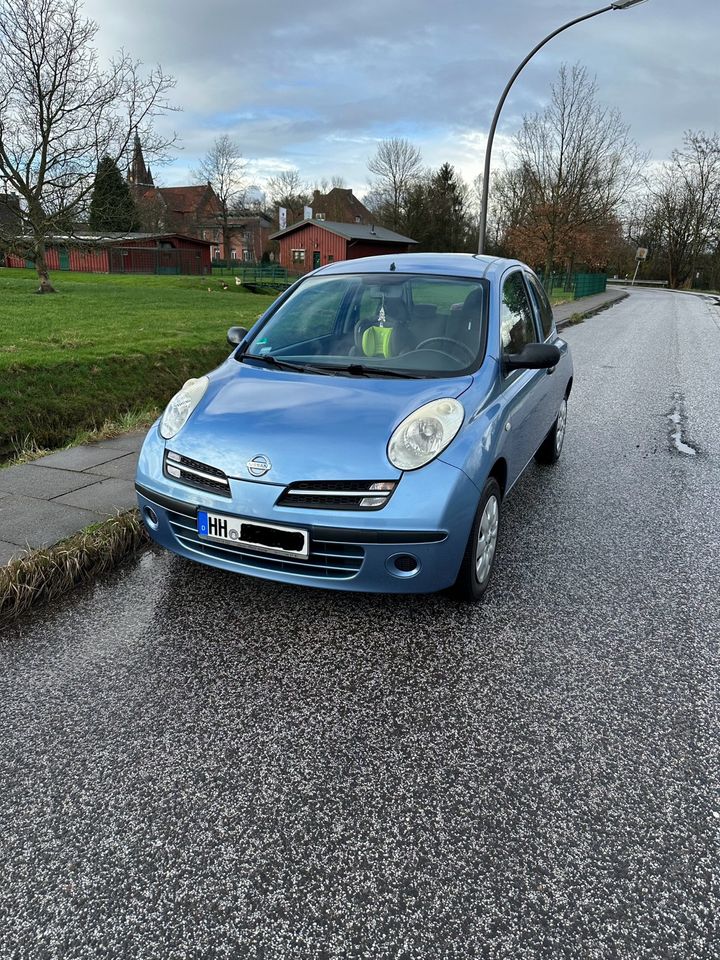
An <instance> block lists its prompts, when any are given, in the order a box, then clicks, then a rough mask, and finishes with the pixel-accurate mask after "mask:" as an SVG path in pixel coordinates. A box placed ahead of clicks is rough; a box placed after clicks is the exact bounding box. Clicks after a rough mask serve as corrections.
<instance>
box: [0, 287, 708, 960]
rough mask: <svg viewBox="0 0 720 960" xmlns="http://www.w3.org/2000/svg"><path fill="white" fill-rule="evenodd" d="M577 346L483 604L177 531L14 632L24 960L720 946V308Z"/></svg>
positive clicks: (10, 736) (5, 815)
mask: <svg viewBox="0 0 720 960" xmlns="http://www.w3.org/2000/svg"><path fill="white" fill-rule="evenodd" d="M567 339H568V340H569V341H570V343H571V345H572V349H573V351H574V356H575V364H576V386H575V390H574V393H573V396H572V398H571V403H570V413H569V425H568V433H567V438H566V446H565V452H564V454H563V458H562V460H561V461H560V463H559V464H558V465H557V466H556V467H554V468H542V469H541V468H539V467H536V466H534V465H533V466H532V467H530V468H529V470H528V472H527V473H526V475H525V477H524V478H523V479H522V480H521V482H520V483H519V484H518V486H517V487H516V489H515V491H513V493H512V494H511V496H510V497H509V499H508V501H507V502H506V505H505V514H504V526H503V528H502V531H501V538H502V539H501V546H500V554H499V557H498V564H497V568H496V572H495V576H494V580H493V583H492V587H491V590H490V592H489V594H488V596H487V598H486V601H485V603H484V604H482V605H480V606H478V607H474V608H473V607H467V606H462V605H459V604H457V603H455V602H454V601H452V600H449V599H448V598H446V597H445V596H442V595H441V596H431V597H411V598H402V597H378V596H374V597H373V596H369V597H368V596H354V595H350V594H340V593H326V592H321V591H309V590H304V589H300V588H288V587H281V586H276V585H273V584H268V583H263V582H261V581H254V580H251V579H245V578H239V577H235V576H232V575H230V574H225V573H221V572H218V571H213V570H210V569H205V568H201V567H199V566H194V565H191V564H189V563H187V562H185V561H182V560H180V559H178V558H174V557H172V556H170V555H168V554H164V553H160V552H154V551H148V552H147V553H145V554H144V555H143V556H142V557H141V558H140V559H139V560H138V561H137V562H135V563H133V564H130V565H128V566H126V567H125V568H124V569H122V570H120V571H118V572H117V573H116V574H114V575H113V576H111V577H109V578H107V579H105V580H103V581H102V582H99V583H98V584H96V585H95V586H93V587H92V588H89V589H87V590H84V591H78V592H77V593H75V594H73V595H71V596H69V597H68V598H67V599H66V600H65V601H64V602H63V603H61V604H59V605H57V606H56V607H55V608H54V609H53V610H48V611H44V612H42V613H35V614H34V615H32V616H31V617H29V618H26V619H25V620H23V621H22V622H20V623H19V624H17V625H16V626H15V627H13V628H12V629H6V630H5V632H4V636H3V638H2V642H1V643H0V664H1V669H0V685H1V689H0V762H1V764H2V776H3V788H2V794H1V795H0V824H1V825H2V842H1V844H0V870H1V876H2V878H3V879H2V884H0V957H3V958H4V957H12V958H33V960H41V958H53V960H54V958H96V957H99V958H126V957H132V958H143V960H144V958H173V960H175V958H201V957H202V958H235V957H237V958H246V957H247V958H267V960H275V958H286V957H287V958H407V960H411V958H412V960H414V958H458V960H460V958H463V960H464V958H468V957H483V958H485V957H487V958H508V960H510V958H512V960H531V958H532V960H535V958H545V957H548V958H583V960H584V958H608V960H609V958H627V960H641V958H642V960H645V958H647V960H651V958H652V960H656V958H673V960H675V958H678V960H680V958H682V960H686V958H703V960H704V958H714V957H718V956H720V946H719V941H718V937H717V933H718V931H717V919H718V915H719V914H718V911H719V907H720V889H719V884H720V881H719V878H718V855H719V853H720V844H719V840H720V805H719V797H720V792H719V790H718V786H719V784H718V771H719V769H720V768H719V765H718V762H719V761H720V756H719V750H718V732H719V730H718V712H717V710H718V636H719V634H720V588H719V587H718V581H719V579H720V578H719V574H720V308H718V306H717V305H715V304H714V303H713V302H712V301H709V300H708V301H704V300H701V299H699V298H694V297H689V296H682V295H679V294H678V295H673V294H668V293H667V292H665V291H657V292H653V291H639V292H637V293H634V294H633V295H632V296H631V297H630V298H629V299H628V300H626V301H624V302H623V303H621V304H620V305H618V306H616V307H614V308H613V309H612V310H610V311H607V312H605V313H603V314H600V315H599V316H597V317H595V318H593V319H591V320H589V321H587V322H586V323H584V324H582V325H580V326H577V327H573V328H570V329H569V330H568V331H567ZM678 438H679V441H680V446H678V443H677V442H676V440H677V439H678ZM683 446H684V447H687V448H688V449H689V450H691V451H695V452H694V453H693V452H687V451H685V452H681V448H682V447H683Z"/></svg>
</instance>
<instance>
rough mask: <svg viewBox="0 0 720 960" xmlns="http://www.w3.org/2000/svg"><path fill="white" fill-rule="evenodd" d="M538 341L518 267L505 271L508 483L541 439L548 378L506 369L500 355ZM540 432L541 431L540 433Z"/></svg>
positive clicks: (502, 307) (502, 295) (502, 300)
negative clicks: (504, 361) (504, 359)
mask: <svg viewBox="0 0 720 960" xmlns="http://www.w3.org/2000/svg"><path fill="white" fill-rule="evenodd" d="M538 342H540V336H539V333H538V327H537V325H536V320H535V312H534V310H533V307H532V304H531V301H530V294H529V292H528V289H527V285H526V282H525V278H524V276H523V271H522V269H520V268H519V267H518V268H515V269H512V270H510V271H509V272H508V273H506V274H505V276H504V277H503V281H502V287H501V290H500V351H501V355H500V368H501V373H500V376H501V378H502V392H503V400H504V421H505V422H504V430H505V431H506V433H508V434H509V436H508V437H507V438H506V444H505V451H506V454H505V457H506V460H507V464H508V486H510V485H512V484H513V483H514V482H515V480H516V479H517V478H518V476H519V475H520V473H522V471H523V469H524V468H525V466H526V464H527V463H528V461H529V460H531V459H532V456H533V454H534V453H535V451H536V450H537V448H538V447H539V446H540V444H541V443H542V441H543V438H544V436H545V434H546V433H547V432H548V429H549V427H548V428H544V423H545V411H544V404H545V403H546V396H547V383H548V381H549V379H550V378H549V377H548V375H547V371H546V370H513V371H511V372H510V373H507V372H506V369H505V366H504V364H503V362H502V361H503V358H504V357H505V356H507V355H508V354H512V353H520V352H521V351H522V349H523V347H525V346H526V345H527V344H528V343H538ZM543 431H544V432H543Z"/></svg>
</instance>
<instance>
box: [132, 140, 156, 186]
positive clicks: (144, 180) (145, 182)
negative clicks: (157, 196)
mask: <svg viewBox="0 0 720 960" xmlns="http://www.w3.org/2000/svg"><path fill="white" fill-rule="evenodd" d="M128 183H131V184H132V185H133V186H134V187H154V186H155V184H154V183H153V178H152V173H151V172H150V167H146V166H145V158H144V157H143V152H142V144H141V143H140V137H139V136H138V134H137V133H136V134H135V142H134V144H133V158H132V163H131V165H130V169H129V171H128Z"/></svg>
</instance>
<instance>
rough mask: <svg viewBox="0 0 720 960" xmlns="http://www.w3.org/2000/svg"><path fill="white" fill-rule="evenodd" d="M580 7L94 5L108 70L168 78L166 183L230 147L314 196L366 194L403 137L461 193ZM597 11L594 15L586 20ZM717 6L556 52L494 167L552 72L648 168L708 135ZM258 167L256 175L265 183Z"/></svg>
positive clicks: (515, 117)
mask: <svg viewBox="0 0 720 960" xmlns="http://www.w3.org/2000/svg"><path fill="white" fill-rule="evenodd" d="M586 9H588V7H587V6H586V4H585V3H580V2H578V0H505V2H504V3H502V4H498V3H489V2H488V0H486V2H485V3H483V4H479V3H478V2H477V0H472V2H471V0H446V2H445V3H443V4H437V3H436V2H432V3H431V2H429V0H393V2H392V3H388V2H387V0H384V2H380V0H365V2H364V3H363V4H361V5H360V4H354V5H351V4H348V5H335V6H334V7H333V8H329V7H328V6H327V5H318V6H315V7H309V8H298V7H297V6H293V5H291V4H289V3H288V2H287V0H266V2H265V3H263V4H253V5H249V4H247V3H245V4H238V3H237V0H233V2H232V3H231V2H229V0H216V2H215V3H213V4H212V5H209V4H198V3H197V2H196V0H192V2H190V0H172V2H171V0H155V3H152V4H149V3H147V0H125V2H124V3H123V4H122V5H108V4H106V3H105V2H103V0H88V2H87V3H86V7H85V10H86V13H87V14H88V15H89V16H91V17H93V18H94V19H95V20H96V21H97V22H98V24H99V27H100V30H99V34H98V44H99V46H100V48H101V51H102V52H103V53H104V54H106V55H107V54H110V53H112V52H113V51H114V50H116V49H118V48H119V47H121V46H122V47H125V48H127V49H128V50H129V51H130V52H131V53H132V54H133V55H135V56H138V57H139V58H140V59H142V60H143V61H145V62H147V63H149V64H153V63H155V62H160V63H161V64H162V65H163V67H164V69H165V70H167V71H168V72H170V73H172V74H174V75H175V76H176V77H177V80H178V85H177V89H176V91H175V94H176V102H177V103H178V104H179V105H180V106H181V107H182V108H183V112H182V113H180V114H174V115H172V116H171V117H169V118H167V119H166V120H165V121H164V123H165V125H166V126H168V127H173V126H174V127H175V128H176V129H177V130H178V133H179V135H180V137H181V141H182V148H183V149H182V152H181V153H180V154H179V157H178V160H177V161H176V163H175V164H173V165H172V166H170V167H167V168H166V169H165V170H164V172H163V176H164V178H165V180H166V181H167V182H180V181H181V180H182V178H183V177H185V176H186V172H187V170H188V169H190V168H192V167H193V166H194V165H195V164H196V162H197V157H198V156H199V155H201V154H202V153H203V152H204V151H205V150H206V149H207V147H208V146H209V144H210V143H211V142H212V140H213V138H214V137H215V136H217V135H218V134H219V133H224V132H228V133H231V134H232V135H233V136H234V137H236V138H237V139H238V140H239V142H240V143H241V144H242V147H243V153H244V155H245V156H246V157H247V158H249V159H252V160H253V164H252V168H253V175H254V176H257V177H258V178H262V177H265V176H268V175H272V173H274V172H277V170H279V169H283V168H284V167H287V166H296V167H298V168H299V169H300V171H301V173H302V175H303V176H304V177H305V178H307V179H308V180H311V181H312V180H318V179H320V178H322V177H329V176H332V175H333V174H339V175H342V176H344V177H345V179H346V180H347V181H348V183H349V184H350V185H351V186H353V187H354V188H356V189H362V188H363V187H364V185H365V184H366V181H367V172H366V161H367V158H368V156H369V155H370V154H371V153H372V152H373V150H374V144H375V143H376V142H377V141H378V140H379V139H382V138H384V137H388V136H406V137H408V139H410V140H412V141H413V142H414V143H416V144H417V145H418V146H419V147H420V148H421V149H422V151H423V156H424V158H425V160H426V162H427V163H429V164H432V165H433V166H437V165H438V164H439V163H441V162H443V161H444V160H448V161H449V162H451V163H453V164H454V165H455V166H456V167H457V168H458V169H460V170H461V171H462V173H463V175H464V176H466V177H467V178H468V179H471V178H472V177H473V176H475V175H476V173H477V172H478V171H479V170H480V168H481V165H482V159H483V150H484V144H485V136H486V131H487V128H488V126H489V122H490V118H491V115H492V112H493V109H494V107H495V104H496V102H497V98H498V97H499V95H500V92H501V90H502V88H503V86H504V84H505V82H506V80H507V78H508V76H509V75H510V73H511V72H512V71H513V69H514V68H515V66H516V65H517V63H518V61H519V60H520V59H521V58H522V57H523V56H524V55H525V53H526V52H527V51H528V50H529V49H530V48H531V47H532V46H533V45H534V44H535V43H536V42H537V41H538V39H539V38H540V37H542V36H543V35H544V34H545V33H547V32H549V31H550V30H551V29H553V28H554V27H556V26H557V25H558V24H560V23H563V22H565V21H566V20H569V19H571V18H573V17H575V16H578V15H579V14H580V13H582V12H584V11H585V10H586ZM590 9H592V6H590ZM719 26H720V13H719V12H718V5H717V2H716V0H696V2H695V3H693V4H692V6H690V5H687V4H686V5H684V6H680V5H678V4H677V3H675V2H671V0H651V2H650V3H648V4H643V5H642V6H639V7H636V8H634V9H632V10H628V11H625V12H610V13H608V14H603V15H602V16H600V17H597V18H596V19H593V20H591V21H589V22H586V23H583V24H580V25H578V26H576V27H573V28H571V29H570V30H568V31H567V32H566V33H563V34H562V35H560V36H558V37H557V38H556V39H554V40H552V41H551V42H550V44H548V46H547V47H545V48H544V50H543V51H542V52H541V53H540V54H539V55H538V56H537V57H536V58H535V59H534V60H533V61H532V62H531V64H529V65H528V67H527V68H526V71H525V72H524V73H523V74H522V75H521V77H520V79H519V80H518V82H517V84H516V86H515V87H514V88H513V91H512V93H511V95H510V98H509V99H508V101H507V103H506V106H505V109H504V111H503V116H502V120H501V125H500V128H499V133H500V139H499V140H498V142H497V144H496V150H497V154H494V156H497V157H498V158H500V157H501V156H502V151H503V149H504V148H508V147H509V140H508V139H507V138H508V137H509V135H510V134H511V133H512V131H513V130H514V129H516V128H517V126H518V124H519V122H520V120H521V118H522V115H523V114H524V113H528V112H533V111H535V110H538V109H541V108H542V106H543V104H544V103H545V102H546V100H547V96H548V92H549V86H550V83H551V82H552V80H553V78H554V76H555V74H556V73H557V69H558V67H559V65H560V63H561V62H563V61H569V62H575V61H580V62H582V63H584V64H585V65H586V66H587V67H588V68H589V70H590V71H591V72H594V73H597V76H598V87H599V96H600V98H601V99H602V100H603V101H604V102H606V103H608V104H610V105H612V106H617V107H619V108H620V110H621V112H622V113H623V116H624V117H625V119H626V120H627V121H628V122H629V123H630V125H631V128H632V132H633V135H634V136H635V137H636V139H637V140H638V141H639V142H640V145H641V147H642V148H643V149H646V150H650V151H651V152H652V154H653V157H654V158H655V159H663V158H664V157H666V156H667V155H668V154H669V153H670V151H671V150H672V148H673V147H674V146H676V145H678V144H679V143H680V141H681V139H682V133H683V131H684V130H685V129H687V128H689V127H692V128H705V129H713V128H715V127H716V126H717V125H718V121H717V113H716V104H717V89H718V80H719V79H720V78H719V76H718V67H717V57H716V52H715V49H714V47H715V45H716V37H717V35H718V27H719ZM261 158H262V162H263V163H264V164H265V165H266V169H265V170H263V169H262V163H261Z"/></svg>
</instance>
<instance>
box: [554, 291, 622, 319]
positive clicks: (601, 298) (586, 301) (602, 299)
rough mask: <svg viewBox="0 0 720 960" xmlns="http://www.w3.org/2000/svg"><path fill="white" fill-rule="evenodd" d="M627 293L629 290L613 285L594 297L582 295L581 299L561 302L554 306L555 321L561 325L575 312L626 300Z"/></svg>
mask: <svg viewBox="0 0 720 960" xmlns="http://www.w3.org/2000/svg"><path fill="white" fill-rule="evenodd" d="M627 294H628V291H627V290H623V289H617V288H616V287H613V288H608V289H607V290H606V291H605V293H596V294H593V296H592V297H581V298H580V299H579V300H569V301H568V302H567V303H561V304H560V305H559V306H557V307H553V314H554V315H555V323H557V324H558V326H560V325H561V324H563V323H564V322H565V321H566V320H569V319H570V317H571V316H572V315H573V314H574V313H580V314H583V313H589V312H591V311H593V310H598V309H599V308H600V307H606V306H608V305H609V304H611V303H615V302H616V301H617V300H624V299H625V297H626V296H627Z"/></svg>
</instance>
